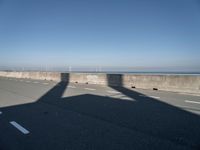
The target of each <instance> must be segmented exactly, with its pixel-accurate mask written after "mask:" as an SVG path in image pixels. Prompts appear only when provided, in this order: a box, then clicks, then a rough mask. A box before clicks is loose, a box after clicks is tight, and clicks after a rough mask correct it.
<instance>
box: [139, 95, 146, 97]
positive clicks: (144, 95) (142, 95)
mask: <svg viewBox="0 0 200 150" xmlns="http://www.w3.org/2000/svg"><path fill="white" fill-rule="evenodd" d="M139 96H141V97H147V96H146V95H139Z"/></svg>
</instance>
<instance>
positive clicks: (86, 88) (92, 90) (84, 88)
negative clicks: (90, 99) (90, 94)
mask: <svg viewBox="0 0 200 150" xmlns="http://www.w3.org/2000/svg"><path fill="white" fill-rule="evenodd" d="M84 89H85V90H90V91H94V90H96V89H92V88H84Z"/></svg>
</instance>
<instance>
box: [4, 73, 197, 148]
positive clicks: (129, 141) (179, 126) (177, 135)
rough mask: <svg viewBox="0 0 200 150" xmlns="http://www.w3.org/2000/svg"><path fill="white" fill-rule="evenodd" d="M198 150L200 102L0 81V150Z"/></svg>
mask: <svg viewBox="0 0 200 150" xmlns="http://www.w3.org/2000/svg"><path fill="white" fill-rule="evenodd" d="M96 149H99V150H102V149H108V150H118V149H120V150H122V149H123V150H129V149H131V150H133V149H135V150H137V149H142V150H145V149H148V150H149V149H152V150H155V149H162V150H165V149H170V150H171V149H200V96H195V95H188V94H184V93H174V92H164V91H153V90H142V89H128V88H120V87H113V86H108V87H106V86H100V85H90V84H76V83H67V82H60V83H56V82H53V81H41V80H30V79H15V78H3V77H1V78H0V150H96Z"/></svg>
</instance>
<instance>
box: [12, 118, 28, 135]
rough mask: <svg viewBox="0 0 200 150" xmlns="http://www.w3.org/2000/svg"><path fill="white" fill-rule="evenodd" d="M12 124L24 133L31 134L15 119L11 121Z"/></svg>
mask: <svg viewBox="0 0 200 150" xmlns="http://www.w3.org/2000/svg"><path fill="white" fill-rule="evenodd" d="M10 124H12V125H13V126H14V127H15V128H17V129H18V130H19V131H21V132H22V133H24V134H29V133H30V132H29V131H28V130H26V129H25V128H24V127H22V126H21V125H20V124H18V123H17V122H15V121H11V122H10Z"/></svg>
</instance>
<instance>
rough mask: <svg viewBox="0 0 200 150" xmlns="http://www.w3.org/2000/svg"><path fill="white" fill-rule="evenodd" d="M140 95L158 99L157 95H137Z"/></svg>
mask: <svg viewBox="0 0 200 150" xmlns="http://www.w3.org/2000/svg"><path fill="white" fill-rule="evenodd" d="M139 96H141V97H151V98H156V99H159V98H160V97H157V96H147V95H139Z"/></svg>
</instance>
